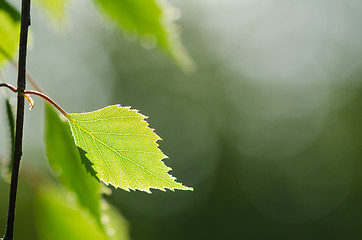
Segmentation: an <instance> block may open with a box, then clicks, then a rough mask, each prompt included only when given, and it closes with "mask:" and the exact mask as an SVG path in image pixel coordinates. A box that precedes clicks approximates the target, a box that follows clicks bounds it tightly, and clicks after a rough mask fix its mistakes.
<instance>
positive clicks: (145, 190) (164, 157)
mask: <svg viewBox="0 0 362 240" xmlns="http://www.w3.org/2000/svg"><path fill="white" fill-rule="evenodd" d="M107 107H109V108H112V107H117V108H125V109H127V110H129V111H134V112H136V113H137V114H138V115H140V116H141V117H142V120H141V121H143V122H145V123H146V124H147V125H146V126H145V127H146V128H148V129H150V130H151V132H152V133H153V134H155V135H156V136H157V139H156V140H155V141H154V142H153V143H154V144H155V145H156V148H157V149H158V150H159V151H160V152H161V153H162V155H163V158H162V159H160V160H159V161H161V162H162V163H163V164H164V166H165V167H166V168H167V172H166V173H167V174H168V175H169V176H170V178H171V179H172V180H173V181H174V183H175V184H177V185H180V186H181V187H180V188H172V187H171V188H170V187H162V188H159V187H148V188H147V189H141V188H138V187H135V188H132V187H129V186H127V188H123V187H120V186H118V185H115V184H113V183H111V182H107V181H105V180H104V179H103V178H102V177H100V180H101V181H102V182H104V183H105V184H106V185H107V186H109V185H112V186H113V187H115V188H122V189H124V190H125V191H127V192H129V191H130V190H132V191H136V190H139V191H144V192H147V193H150V194H151V193H152V192H151V191H150V189H158V190H161V191H166V189H169V190H171V191H174V190H175V189H179V190H190V191H193V190H194V189H193V188H192V187H187V186H184V185H182V183H179V182H176V181H175V180H176V177H174V176H172V175H171V174H169V173H168V172H169V171H170V170H172V169H171V168H170V167H168V166H167V165H166V164H165V163H164V161H163V159H166V158H168V156H166V155H165V154H164V153H163V152H162V150H161V149H160V148H159V144H158V143H157V141H158V140H162V138H161V137H160V136H158V135H157V134H156V133H155V132H154V130H155V129H153V128H150V127H148V126H149V123H148V122H147V121H146V120H145V119H147V118H148V116H146V115H143V114H141V113H139V110H137V109H131V107H130V106H125V107H122V106H121V105H120V104H115V105H110V106H107ZM96 111H99V110H95V111H91V112H83V113H71V114H69V115H75V114H87V113H93V112H96ZM103 114H104V113H103ZM68 120H69V121H71V122H72V123H74V124H75V125H76V126H77V127H78V130H79V131H81V130H83V131H84V132H86V133H88V134H89V135H90V136H91V137H92V138H93V139H96V140H97V141H98V142H100V143H101V144H103V145H104V146H106V147H107V148H109V149H110V150H111V151H113V152H115V153H117V155H119V153H118V152H117V151H116V150H115V149H113V148H111V147H110V146H108V145H107V144H106V143H104V142H103V141H101V140H99V139H97V138H96V137H94V136H93V134H92V133H91V132H89V131H88V130H86V129H85V128H83V127H82V126H80V125H79V124H78V123H77V121H76V120H74V119H73V118H72V117H71V116H69V117H68ZM71 131H72V136H73V138H74V141H75V143H77V140H76V138H75V137H74V133H73V129H72V128H71ZM121 157H123V158H125V157H124V156H121ZM126 159H127V160H128V161H131V162H132V163H133V164H136V165H138V166H139V167H140V168H142V169H144V170H145V171H147V172H149V173H150V174H151V175H154V176H156V177H157V178H158V179H161V180H162V181H165V180H164V179H163V178H160V177H158V176H157V175H155V174H154V173H153V172H151V171H149V170H147V169H145V168H144V167H142V166H140V165H139V164H137V163H135V162H134V161H133V160H132V159H129V158H126ZM110 170H111V171H112V169H111V168H110ZM132 175H133V174H132ZM133 178H134V179H135V180H136V181H138V180H137V178H136V177H135V176H133Z"/></svg>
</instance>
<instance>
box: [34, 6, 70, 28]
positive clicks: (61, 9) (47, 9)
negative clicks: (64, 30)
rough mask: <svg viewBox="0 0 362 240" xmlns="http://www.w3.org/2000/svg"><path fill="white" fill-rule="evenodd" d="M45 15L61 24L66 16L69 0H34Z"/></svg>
mask: <svg viewBox="0 0 362 240" xmlns="http://www.w3.org/2000/svg"><path fill="white" fill-rule="evenodd" d="M34 2H35V3H37V4H38V5H39V6H40V8H42V9H43V11H44V13H45V15H46V16H47V17H48V18H49V19H50V20H51V21H52V22H53V23H55V24H57V25H61V23H62V22H63V21H64V20H65V17H66V7H67V5H68V4H69V0H34Z"/></svg>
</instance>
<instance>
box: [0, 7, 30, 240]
mask: <svg viewBox="0 0 362 240" xmlns="http://www.w3.org/2000/svg"><path fill="white" fill-rule="evenodd" d="M29 26H30V0H22V4H21V27H20V44H19V68H18V87H17V91H18V106H17V112H16V130H15V132H16V133H15V148H14V161H13V168H12V173H11V183H10V194H9V209H8V219H7V224H6V232H5V236H4V240H13V236H14V220H15V205H16V194H17V188H18V178H19V167H20V160H21V156H22V148H23V128H24V91H25V85H26V54H27V43H28V30H29Z"/></svg>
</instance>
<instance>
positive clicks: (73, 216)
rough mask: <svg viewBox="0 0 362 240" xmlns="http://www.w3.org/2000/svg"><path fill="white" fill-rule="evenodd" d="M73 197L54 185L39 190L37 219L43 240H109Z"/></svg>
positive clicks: (36, 209)
mask: <svg viewBox="0 0 362 240" xmlns="http://www.w3.org/2000/svg"><path fill="white" fill-rule="evenodd" d="M70 196H71V195H68V196H67V193H66V192H65V191H61V190H60V189H58V188H56V187H54V186H51V187H49V186H48V187H47V188H43V189H41V190H39V191H38V193H37V197H36V200H35V207H36V208H35V213H36V216H35V217H36V227H37V232H38V235H39V239H41V240H64V239H68V240H73V239H74V240H80V239H97V240H107V239H108V237H107V236H106V234H105V233H104V231H103V230H102V229H101V227H100V226H99V225H98V224H97V223H96V222H95V221H94V220H93V218H92V217H91V215H90V214H89V213H88V212H87V211H84V209H83V208H82V207H81V206H80V205H78V204H77V202H76V201H74V199H73V200H72V198H71V197H70Z"/></svg>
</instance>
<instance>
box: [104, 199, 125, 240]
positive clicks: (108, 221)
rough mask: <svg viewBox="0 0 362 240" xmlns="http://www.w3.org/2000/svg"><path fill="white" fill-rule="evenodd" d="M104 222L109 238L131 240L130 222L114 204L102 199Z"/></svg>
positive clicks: (112, 239) (110, 239)
mask: <svg viewBox="0 0 362 240" xmlns="http://www.w3.org/2000/svg"><path fill="white" fill-rule="evenodd" d="M101 209H102V223H103V226H104V230H105V232H106V233H107V235H108V237H109V240H129V239H130V238H129V232H128V223H127V221H126V220H125V219H124V218H123V216H122V215H121V214H120V213H119V212H118V209H116V208H115V207H114V206H112V205H110V204H109V203H107V202H106V201H105V200H103V201H102V208H101Z"/></svg>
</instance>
